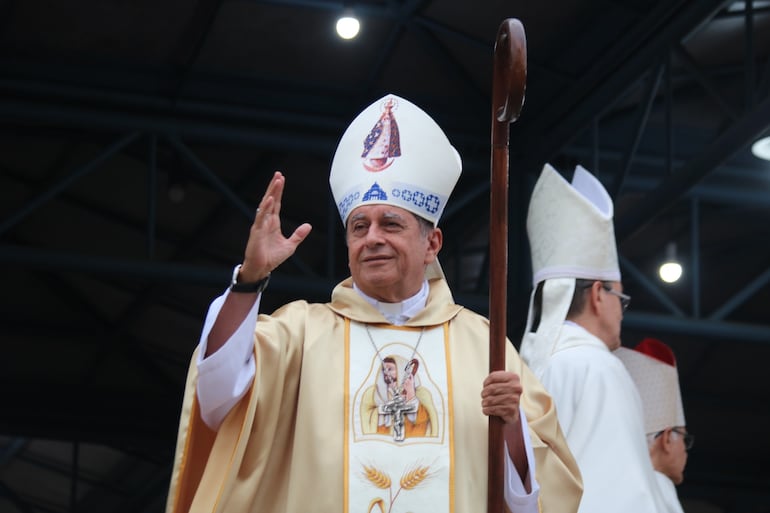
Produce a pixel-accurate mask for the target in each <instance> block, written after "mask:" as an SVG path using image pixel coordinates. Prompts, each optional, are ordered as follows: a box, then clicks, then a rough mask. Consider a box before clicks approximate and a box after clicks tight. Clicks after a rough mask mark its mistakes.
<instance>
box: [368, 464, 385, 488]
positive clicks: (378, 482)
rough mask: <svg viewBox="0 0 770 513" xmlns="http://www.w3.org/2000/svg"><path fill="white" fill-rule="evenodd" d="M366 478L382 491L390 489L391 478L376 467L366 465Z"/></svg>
mask: <svg viewBox="0 0 770 513" xmlns="http://www.w3.org/2000/svg"><path fill="white" fill-rule="evenodd" d="M364 477H366V479H367V480H368V481H369V482H370V483H372V484H373V485H374V486H376V487H377V488H380V489H382V490H387V489H388V488H390V477H388V475H387V474H386V473H385V472H382V471H381V470H377V469H376V468H374V467H367V466H366V465H364Z"/></svg>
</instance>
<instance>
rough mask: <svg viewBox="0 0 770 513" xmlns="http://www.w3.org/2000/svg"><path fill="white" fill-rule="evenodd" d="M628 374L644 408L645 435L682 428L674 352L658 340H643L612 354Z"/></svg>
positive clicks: (682, 417)
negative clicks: (677, 427) (633, 346)
mask: <svg viewBox="0 0 770 513" xmlns="http://www.w3.org/2000/svg"><path fill="white" fill-rule="evenodd" d="M614 354H615V356H617V357H618V358H620V360H621V361H622V362H623V364H624V365H625V366H626V369H628V373H629V374H631V378H633V380H634V383H636V388H637V389H638V390H639V396H640V397H641V398H642V405H643V408H644V431H645V433H647V434H652V433H657V432H658V431H662V430H664V429H666V428H669V427H676V426H684V425H685V420H684V407H683V406H682V393H681V391H680V389H679V373H678V372H677V368H676V358H675V357H674V352H673V351H672V350H671V348H670V347H668V346H667V345H666V344H664V343H663V342H661V341H660V340H656V339H653V338H646V339H644V340H643V341H642V342H640V343H639V344H638V345H637V346H636V347H635V348H633V349H628V348H625V347H619V348H618V349H616V350H615V352H614Z"/></svg>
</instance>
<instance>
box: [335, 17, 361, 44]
mask: <svg viewBox="0 0 770 513" xmlns="http://www.w3.org/2000/svg"><path fill="white" fill-rule="evenodd" d="M360 28H361V24H360V23H359V22H358V19H357V18H354V17H353V16H343V17H341V18H340V19H338V20H337V35H339V36H340V37H341V38H342V39H353V38H354V37H356V36H357V35H358V31H359V29H360Z"/></svg>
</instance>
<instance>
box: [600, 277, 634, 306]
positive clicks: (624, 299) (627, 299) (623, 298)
mask: <svg viewBox="0 0 770 513" xmlns="http://www.w3.org/2000/svg"><path fill="white" fill-rule="evenodd" d="M602 288H603V289H604V290H606V291H607V292H609V293H610V294H612V295H613V296H615V297H617V298H618V299H620V306H621V307H623V311H624V312H625V311H626V310H627V309H628V305H630V304H631V296H629V295H628V294H623V293H622V292H618V291H617V290H615V289H613V288H612V287H610V286H609V285H607V284H605V283H602Z"/></svg>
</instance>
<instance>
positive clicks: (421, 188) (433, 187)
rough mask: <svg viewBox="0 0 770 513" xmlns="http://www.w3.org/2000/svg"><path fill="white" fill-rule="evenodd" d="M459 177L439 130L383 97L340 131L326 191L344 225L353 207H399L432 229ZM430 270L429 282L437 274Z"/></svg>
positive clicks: (455, 158)
mask: <svg viewBox="0 0 770 513" xmlns="http://www.w3.org/2000/svg"><path fill="white" fill-rule="evenodd" d="M461 171H462V162H461V160H460V155H459V154H458V153H457V150H455V148H454V147H453V146H452V145H451V144H450V143H449V139H448V138H447V136H446V135H445V134H444V131H443V130H441V127H439V126H438V124H436V122H435V121H434V120H433V119H432V118H431V117H430V116H429V115H428V114H426V113H425V112H424V111H423V110H422V109H420V108H419V107H418V106H416V105H415V104H413V103H411V102H410V101H408V100H405V99H404V98H400V97H398V96H396V95H393V94H388V95H386V96H384V97H383V98H381V99H379V100H377V101H376V102H374V103H372V104H371V105H369V107H367V108H366V109H364V111H363V112H361V113H360V114H359V115H358V116H356V118H355V119H354V120H353V122H352V123H350V126H349V127H348V128H347V130H345V133H344V134H343V135H342V138H341V139H340V142H339V144H338V146H337V151H336V152H335V153H334V159H333V160H332V167H331V173H330V175H329V185H330V186H331V190H332V195H333V196H334V201H335V203H336V204H337V209H338V210H339V213H340V217H341V218H342V224H343V225H345V224H346V223H347V220H348V216H349V215H350V213H351V212H352V211H353V210H354V209H355V208H356V207H358V206H360V205H373V204H386V205H394V206H397V207H401V208H403V209H405V210H408V211H410V212H413V213H414V214H416V215H418V216H420V217H422V218H424V219H427V220H428V221H430V222H432V223H433V224H434V225H436V224H438V221H439V219H440V218H441V214H443V212H444V208H445V207H446V204H447V201H448V200H449V196H450V194H451V193H452V190H453V189H454V186H455V184H456V183H457V180H458V179H459V178H460V172H461ZM435 264H436V265H433V266H429V269H428V274H427V277H428V278H432V277H435V276H436V275H437V274H438V273H439V272H440V267H439V266H438V262H437V261H436V262H435ZM441 276H443V274H441Z"/></svg>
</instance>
